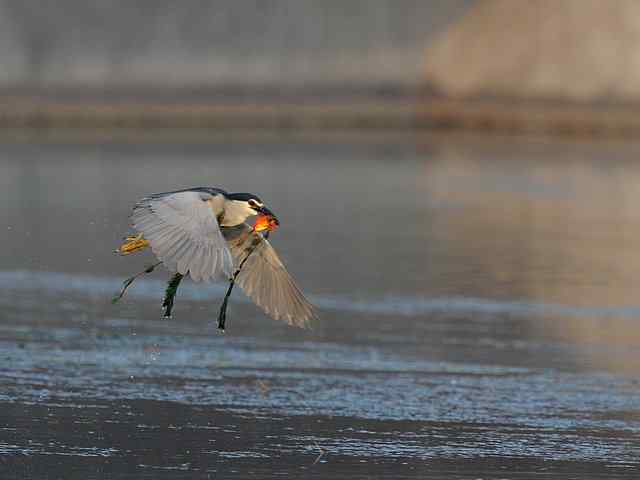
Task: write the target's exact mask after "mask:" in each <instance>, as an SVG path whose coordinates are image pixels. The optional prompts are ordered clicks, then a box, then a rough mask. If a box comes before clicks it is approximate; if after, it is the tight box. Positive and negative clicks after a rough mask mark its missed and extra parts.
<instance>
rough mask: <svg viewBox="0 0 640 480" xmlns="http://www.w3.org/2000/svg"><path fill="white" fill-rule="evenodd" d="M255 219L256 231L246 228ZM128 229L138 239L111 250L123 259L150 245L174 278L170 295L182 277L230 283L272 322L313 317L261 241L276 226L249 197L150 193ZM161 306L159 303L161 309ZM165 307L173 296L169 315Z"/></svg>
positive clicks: (202, 190) (304, 322) (198, 191)
mask: <svg viewBox="0 0 640 480" xmlns="http://www.w3.org/2000/svg"><path fill="white" fill-rule="evenodd" d="M256 215H258V220H257V221H256V224H255V226H250V225H248V224H247V223H245V221H246V220H247V219H248V218H249V217H252V216H256ZM131 224H132V226H133V228H134V229H135V230H136V232H137V235H135V236H132V237H129V238H128V239H127V241H126V242H125V243H124V244H123V245H122V246H121V247H120V248H119V249H118V250H117V251H118V252H119V253H121V254H129V253H133V252H136V251H139V250H142V249H144V248H146V247H147V246H150V247H151V250H152V251H153V253H154V254H155V256H156V257H157V258H158V260H159V261H160V262H159V263H162V264H164V266H165V267H166V268H167V269H168V270H169V271H171V272H174V273H175V275H174V277H173V279H172V281H174V280H177V282H176V285H175V289H177V285H178V284H179V282H180V280H181V279H182V276H186V275H189V276H191V278H192V279H193V280H194V281H195V282H200V281H210V280H215V279H229V280H231V281H232V283H231V285H233V282H234V281H235V283H238V284H239V285H240V287H241V288H242V289H243V290H244V292H245V293H246V294H247V296H248V297H249V298H251V299H252V300H253V301H254V302H255V303H256V304H257V305H258V306H259V307H260V308H262V310H264V312H265V313H267V314H268V315H269V316H271V317H272V318H274V319H276V320H284V321H285V322H287V323H288V324H290V325H295V326H298V327H308V326H309V325H310V322H311V320H312V319H313V318H315V316H316V315H315V311H314V307H313V306H312V305H311V304H310V303H309V301H308V300H307V299H306V298H305V297H304V295H303V294H302V292H301V291H300V289H299V288H298V286H297V285H296V283H295V282H294V280H293V279H292V278H291V276H290V275H289V273H288V272H287V270H286V269H285V267H284V265H283V264H282V261H281V260H280V258H278V255H277V254H276V252H275V250H274V249H273V247H272V246H271V245H270V243H269V242H268V241H267V239H266V238H265V236H263V233H262V232H267V233H268V232H269V231H271V230H274V229H275V228H276V227H277V226H278V225H279V222H278V220H277V218H276V216H275V215H274V214H273V213H272V212H271V211H270V210H269V209H268V208H267V207H266V206H265V205H264V203H263V202H262V200H260V199H259V198H258V197H257V196H256V195H252V194H250V193H227V192H226V191H224V190H221V189H219V188H213V187H197V188H189V189H185V190H177V191H173V192H166V193H156V194H153V195H150V196H148V197H145V198H143V199H142V200H140V201H139V202H138V203H136V205H135V206H134V207H133V214H132V215H131ZM159 263H158V264H159ZM151 270H152V268H151ZM151 270H148V271H151ZM169 288H171V282H170V283H169V287H168V290H167V292H169ZM175 289H174V291H173V292H172V293H173V295H175ZM230 290H231V286H230V289H229V292H228V293H230ZM123 293H124V290H123ZM166 302H167V300H166V297H165V307H166V306H167V305H166ZM172 306H173V297H171V302H170V305H169V308H168V310H167V311H168V312H169V314H170V310H171V307H172ZM225 307H226V297H225ZM221 328H224V321H222V322H221Z"/></svg>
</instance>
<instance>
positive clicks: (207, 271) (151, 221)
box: [131, 190, 233, 282]
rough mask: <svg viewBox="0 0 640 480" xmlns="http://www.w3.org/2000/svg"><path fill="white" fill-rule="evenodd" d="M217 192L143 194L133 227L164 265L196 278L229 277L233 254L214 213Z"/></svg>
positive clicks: (133, 217)
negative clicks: (146, 195)
mask: <svg viewBox="0 0 640 480" xmlns="http://www.w3.org/2000/svg"><path fill="white" fill-rule="evenodd" d="M216 200H219V202H220V205H221V202H222V201H223V197H221V196H219V194H216V192H214V191H211V192H206V191H203V190H185V191H178V192H169V193H164V194H156V195H152V196H150V197H146V198H143V199H142V200H140V201H139V202H138V203H137V204H136V205H135V207H134V208H133V214H132V215H131V222H132V224H133V227H134V228H135V229H136V230H137V231H139V232H140V233H142V234H143V235H144V237H145V238H146V239H147V240H148V241H149V244H150V245H151V250H152V251H153V253H154V254H155V255H156V256H157V257H158V259H159V260H161V261H162V262H163V263H164V264H165V266H166V267H167V268H168V269H169V270H172V271H176V272H179V273H181V274H183V275H186V274H187V273H189V274H190V275H191V278H193V280H195V281H196V282H198V281H201V280H205V281H207V280H210V279H213V278H216V277H220V276H221V275H222V274H224V276H225V277H227V278H228V277H230V276H231V274H232V272H233V258H232V256H231V253H230V252H229V249H228V247H227V244H226V242H225V240H224V238H223V236H222V233H221V232H220V227H219V225H218V220H217V218H216V214H215V213H214V210H213V207H215V204H216Z"/></svg>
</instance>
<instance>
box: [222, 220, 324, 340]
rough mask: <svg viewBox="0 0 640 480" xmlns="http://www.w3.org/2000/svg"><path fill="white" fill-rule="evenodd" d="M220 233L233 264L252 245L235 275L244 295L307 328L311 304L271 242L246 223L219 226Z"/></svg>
mask: <svg viewBox="0 0 640 480" xmlns="http://www.w3.org/2000/svg"><path fill="white" fill-rule="evenodd" d="M222 233H223V235H224V237H225V238H226V240H227V242H228V244H229V248H230V250H231V254H232V255H233V258H234V260H235V264H236V266H238V265H239V264H240V262H242V260H243V259H244V258H245V257H246V255H247V253H248V251H250V249H251V247H252V246H253V245H256V247H255V250H254V251H253V253H251V255H250V256H249V258H248V259H247V261H246V262H245V264H244V266H243V267H242V270H241V271H240V274H239V275H238V278H237V279H236V283H237V284H238V285H240V287H241V288H242V289H243V290H244V292H245V293H246V294H247V296H248V297H249V298H251V300H253V301H254V302H255V303H256V305H258V306H259V307H260V308H262V310H264V312H265V313H266V314H267V315H269V316H270V317H272V318H274V319H275V320H283V321H285V322H287V323H288V324H289V325H294V326H296V327H302V328H309V327H310V326H311V322H312V321H313V320H314V319H316V318H317V315H316V312H315V308H314V307H313V305H311V303H309V301H308V300H307V299H306V298H305V296H304V294H303V293H302V292H301V291H300V289H299V288H298V286H297V285H296V283H295V281H294V280H293V278H291V275H289V272H287V269H286V268H285V267H284V265H283V263H282V261H281V260H280V258H279V257H278V254H277V253H276V251H275V250H274V249H273V247H272V246H271V244H270V243H269V242H268V241H267V240H266V239H264V238H263V237H262V235H260V234H258V233H255V232H254V231H253V229H252V228H251V227H250V226H249V225H247V224H242V225H239V226H237V227H231V228H223V230H222Z"/></svg>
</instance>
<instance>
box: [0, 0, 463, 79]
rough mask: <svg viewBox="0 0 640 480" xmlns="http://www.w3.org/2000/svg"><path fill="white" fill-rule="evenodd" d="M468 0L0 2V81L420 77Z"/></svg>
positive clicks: (113, 0)
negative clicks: (438, 36)
mask: <svg viewBox="0 0 640 480" xmlns="http://www.w3.org/2000/svg"><path fill="white" fill-rule="evenodd" d="M471 3H473V0H274V1H268V2H267V1H264V0H263V1H259V0H234V1H230V0H228V1H222V0H209V1H205V0H180V1H176V0H135V1H134V0H109V1H107V0H61V1H55V2H54V1H50V0H49V1H46V0H0V87H7V86H24V85H27V86H36V87H42V86H76V85H78V86H100V87H102V86H107V87H118V86H135V85H154V86H160V87H163V86H188V85H198V86H203V85H204V86H220V85H224V86H228V85H235V86H247V87H251V86H255V85H274V86H275V85H291V86H302V85H307V86H308V85H313V86H323V85H332V86H334V85H344V84H352V85H358V86H361V85H369V86H376V85H397V86H412V85H417V84H419V83H421V80H422V77H423V74H424V49H425V47H426V45H427V43H428V38H429V37H430V36H431V35H432V34H433V33H434V31H435V30H438V29H441V28H443V26H444V25H445V24H446V23H447V22H449V21H451V20H452V19H453V18H455V17H456V16H457V15H459V14H461V13H462V12H463V11H464V9H465V8H466V7H467V6H469V5H470V4H471Z"/></svg>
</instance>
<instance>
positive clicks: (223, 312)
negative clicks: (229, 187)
mask: <svg viewBox="0 0 640 480" xmlns="http://www.w3.org/2000/svg"><path fill="white" fill-rule="evenodd" d="M258 235H260V234H258ZM262 236H263V237H264V238H268V237H269V232H268V231H267V232H265V233H264V235H262ZM258 245H260V242H259V241H258V239H257V238H255V239H254V241H253V243H252V244H251V247H250V248H249V251H248V253H247V256H246V257H244V258H243V259H242V262H240V265H238V268H237V269H236V271H235V272H233V276H232V277H231V278H230V279H229V288H227V293H225V295H224V299H223V300H222V305H220V312H219V313H218V329H219V330H222V331H224V326H225V322H226V321H227V304H228V303H229V297H230V296H231V291H232V290H233V286H234V285H235V284H236V279H237V278H238V275H240V271H241V270H242V267H244V264H245V263H246V262H247V260H248V259H249V256H250V255H251V254H252V253H253V251H254V250H255V249H256V247H257V246H258Z"/></svg>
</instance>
